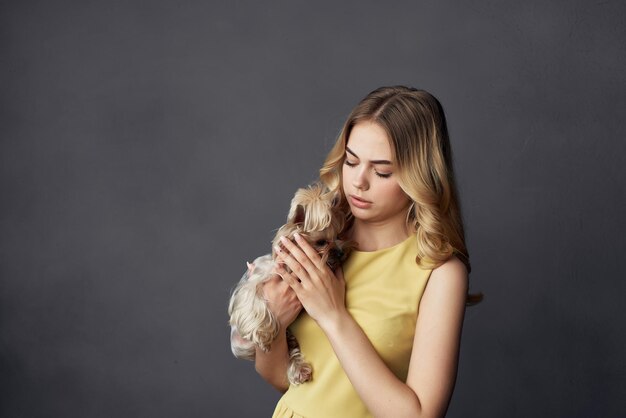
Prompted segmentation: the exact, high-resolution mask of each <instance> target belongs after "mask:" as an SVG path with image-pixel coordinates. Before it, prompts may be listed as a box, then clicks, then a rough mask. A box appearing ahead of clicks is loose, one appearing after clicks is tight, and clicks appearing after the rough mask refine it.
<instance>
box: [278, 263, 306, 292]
mask: <svg viewBox="0 0 626 418" xmlns="http://www.w3.org/2000/svg"><path fill="white" fill-rule="evenodd" d="M276 274H278V275H279V276H280V277H281V278H282V279H283V281H284V282H286V283H287V284H288V285H289V286H290V287H291V288H292V289H293V290H295V291H296V293H297V289H296V288H298V289H299V288H300V286H302V283H301V282H300V280H299V279H298V278H297V277H295V276H294V275H293V274H291V273H289V272H288V271H287V270H285V269H284V268H282V267H278V268H276Z"/></svg>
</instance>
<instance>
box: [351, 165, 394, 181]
mask: <svg viewBox="0 0 626 418" xmlns="http://www.w3.org/2000/svg"><path fill="white" fill-rule="evenodd" d="M344 164H345V165H347V166H348V167H354V166H356V165H357V164H358V163H351V162H350V161H348V160H345V161H344ZM374 173H376V175H377V176H378V177H380V178H383V179H388V178H389V177H391V174H392V173H385V174H382V173H379V172H378V171H374Z"/></svg>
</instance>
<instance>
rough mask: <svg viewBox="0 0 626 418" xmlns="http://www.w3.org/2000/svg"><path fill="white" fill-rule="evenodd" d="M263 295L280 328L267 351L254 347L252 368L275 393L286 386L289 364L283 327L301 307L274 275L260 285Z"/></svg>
mask: <svg viewBox="0 0 626 418" xmlns="http://www.w3.org/2000/svg"><path fill="white" fill-rule="evenodd" d="M263 295H264V297H265V299H266V300H267V302H268V306H269V308H270V311H272V313H273V314H274V315H275V316H276V318H277V319H278V322H279V323H280V331H279V333H278V337H277V338H276V340H274V341H273V342H272V346H271V348H270V350H269V351H268V352H267V353H266V352H264V351H263V350H261V349H259V348H258V347H257V349H256V355H255V361H254V368H255V369H256V371H257V373H259V374H260V375H261V377H262V378H263V379H265V380H266V381H267V382H268V383H269V384H271V385H272V386H274V387H275V388H276V389H277V390H278V391H279V392H283V393H284V392H285V391H287V389H288V388H289V380H287V368H288V366H289V352H288V349H287V327H288V326H289V324H291V323H292V322H293V321H294V320H295V319H296V317H297V316H298V314H299V313H300V310H302V304H300V301H299V300H298V299H297V297H296V294H295V292H294V291H293V290H292V289H291V288H290V287H289V285H287V284H286V283H285V282H284V281H283V280H282V279H281V278H280V276H278V275H275V276H273V277H271V278H270V279H268V281H267V282H265V283H264V284H263Z"/></svg>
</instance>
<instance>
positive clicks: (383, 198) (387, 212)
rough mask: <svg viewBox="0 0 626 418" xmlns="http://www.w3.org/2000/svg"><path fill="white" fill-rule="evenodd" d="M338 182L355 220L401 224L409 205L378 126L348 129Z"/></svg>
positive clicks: (359, 126) (389, 146)
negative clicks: (339, 181) (340, 177)
mask: <svg viewBox="0 0 626 418" xmlns="http://www.w3.org/2000/svg"><path fill="white" fill-rule="evenodd" d="M342 178H343V192H344V194H345V196H346V199H347V200H348V203H349V205H350V210H351V211H352V214H353V215H354V217H355V218H356V219H358V220H360V221H363V222H372V223H389V222H391V223H395V222H402V223H404V222H405V220H406V214H407V210H408V207H409V205H410V203H411V201H410V199H409V197H408V196H407V195H406V194H405V193H404V191H402V189H401V188H400V185H399V184H398V180H397V167H396V165H395V162H394V160H393V153H392V150H391V145H390V141H389V138H388V136H387V133H386V132H385V130H384V129H383V128H382V127H381V126H380V125H378V124H377V123H375V122H367V121H364V122H359V123H357V124H356V125H355V126H354V127H353V128H352V131H351V132H350V136H349V137H348V143H347V145H346V159H345V162H344V165H343V170H342Z"/></svg>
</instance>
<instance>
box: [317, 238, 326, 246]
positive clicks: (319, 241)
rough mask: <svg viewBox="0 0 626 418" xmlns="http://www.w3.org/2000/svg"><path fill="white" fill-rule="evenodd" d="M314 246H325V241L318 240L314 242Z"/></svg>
mask: <svg viewBox="0 0 626 418" xmlns="http://www.w3.org/2000/svg"><path fill="white" fill-rule="evenodd" d="M315 245H319V246H320V247H321V246H322V245H326V240H324V239H318V240H317V241H316V242H315Z"/></svg>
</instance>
